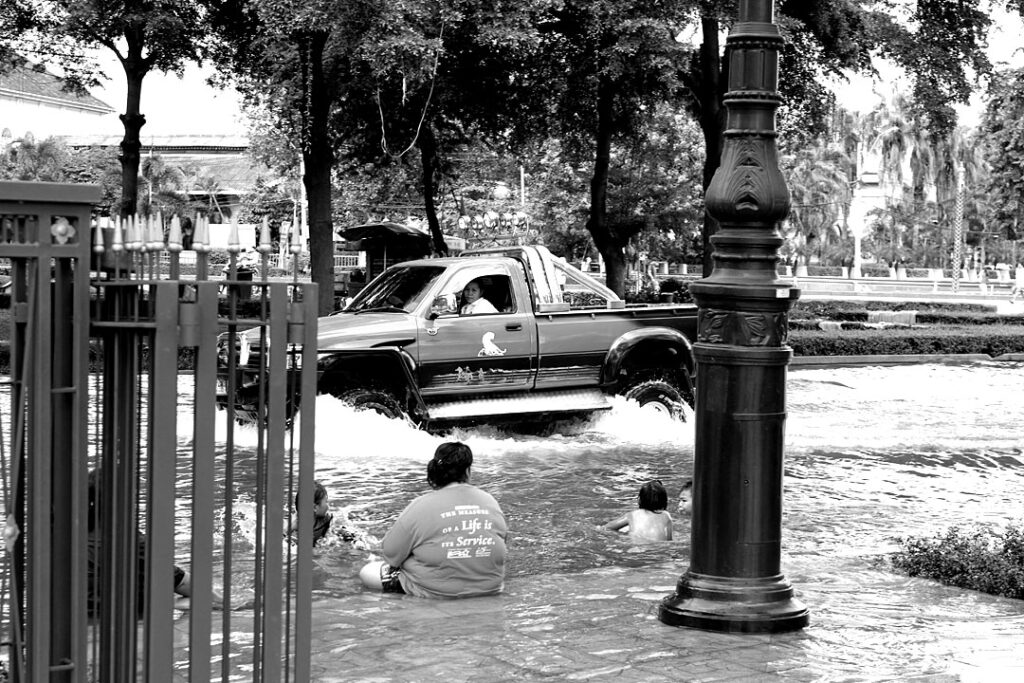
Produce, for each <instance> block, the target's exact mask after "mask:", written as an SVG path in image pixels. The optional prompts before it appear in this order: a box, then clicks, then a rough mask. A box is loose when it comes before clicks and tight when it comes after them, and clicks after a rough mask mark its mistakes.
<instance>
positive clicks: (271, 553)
mask: <svg viewBox="0 0 1024 683" xmlns="http://www.w3.org/2000/svg"><path fill="white" fill-rule="evenodd" d="M269 335H270V361H269V365H270V372H269V377H268V382H267V385H268V386H267V391H268V394H269V400H268V405H267V417H268V419H267V444H266V446H267V447H266V464H267V466H266V468H265V470H266V488H265V490H266V533H265V538H266V553H265V558H266V561H265V572H264V598H265V602H264V613H263V634H264V637H263V648H264V650H263V653H262V655H263V656H262V660H261V664H262V669H263V677H264V678H265V679H266V680H268V681H280V680H282V674H281V653H282V652H281V651H282V639H283V637H284V633H283V630H282V617H283V610H284V604H283V599H282V598H283V595H284V588H285V587H284V582H283V571H282V569H283V568H282V566H281V565H282V562H281V558H282V556H283V551H284V547H283V538H284V520H283V510H284V506H285V501H284V491H285V490H286V488H287V481H286V479H285V469H286V468H285V464H286V461H285V457H284V440H285V420H286V414H285V407H286V406H285V404H286V398H287V389H288V386H287V382H286V380H287V374H286V368H287V361H288V292H287V288H286V287H285V286H283V285H282V284H281V283H275V284H272V285H270V331H269ZM300 492H301V489H300ZM305 494H306V495H305V501H306V502H308V501H309V500H310V499H311V495H312V490H309V491H306V492H305ZM300 497H301V493H300ZM305 541H306V539H305V538H302V539H300V545H301V544H302V543H304V542H305Z"/></svg>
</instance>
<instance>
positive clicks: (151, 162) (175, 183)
mask: <svg viewBox="0 0 1024 683" xmlns="http://www.w3.org/2000/svg"><path fill="white" fill-rule="evenodd" d="M184 183H185V174H184V173H182V171H181V169H180V168H178V167H177V166H172V165H170V164H168V163H167V162H166V161H164V158H163V157H162V156H160V155H159V154H156V155H151V156H148V157H145V158H144V159H143V160H142V163H141V164H140V165H139V185H140V186H141V187H143V188H145V190H144V191H143V192H140V193H139V207H138V211H139V213H140V214H142V215H147V214H153V213H157V212H163V213H165V214H167V215H168V216H169V215H171V214H175V213H178V214H184V213H185V206H186V204H187V199H186V197H185V195H184V194H182V193H181V189H182V187H183V185H184Z"/></svg>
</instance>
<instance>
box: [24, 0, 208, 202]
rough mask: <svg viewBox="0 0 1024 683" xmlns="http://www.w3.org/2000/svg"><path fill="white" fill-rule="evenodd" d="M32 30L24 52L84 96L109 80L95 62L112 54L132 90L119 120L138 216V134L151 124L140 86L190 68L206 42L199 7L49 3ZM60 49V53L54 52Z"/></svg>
mask: <svg viewBox="0 0 1024 683" xmlns="http://www.w3.org/2000/svg"><path fill="white" fill-rule="evenodd" d="M34 7H35V10H36V13H35V15H34V16H33V17H32V22H31V29H30V30H24V29H25V26H24V22H23V23H22V28H23V30H22V32H21V33H20V35H19V36H18V37H17V41H18V43H19V45H20V46H21V47H22V48H26V49H29V50H31V51H32V53H33V54H35V55H38V56H39V57H40V58H41V59H42V60H43V61H45V62H50V63H54V64H56V65H58V66H59V67H60V68H61V69H62V70H63V71H64V72H65V74H66V80H67V83H68V86H69V87H70V88H74V89H78V90H80V91H84V89H85V88H86V87H89V86H94V85H98V84H99V80H100V79H101V78H103V77H104V74H102V73H101V72H100V71H99V69H98V67H97V66H96V64H95V61H94V60H92V59H91V58H90V57H89V55H90V53H91V51H92V50H94V49H96V48H100V49H107V50H110V51H111V52H113V53H114V55H115V56H116V57H117V60H118V62H120V64H121V67H122V69H123V70H124V75H125V80H126V82H127V86H128V96H127V100H126V102H125V111H124V113H123V114H121V117H120V118H121V122H122V123H123V125H124V139H123V140H122V141H121V206H120V211H119V213H120V214H121V215H122V216H127V215H129V214H131V213H134V212H135V208H136V204H137V200H138V178H139V162H140V157H139V150H140V149H141V146H142V145H141V143H140V142H139V131H140V130H141V128H142V126H143V125H144V124H145V122H146V117H145V116H144V115H143V114H142V112H141V109H140V103H141V97H142V84H143V80H144V79H145V77H146V74H148V73H150V72H151V71H153V70H157V71H163V72H174V73H179V74H180V73H181V70H182V68H183V65H184V64H185V62H187V61H190V60H196V59H197V48H196V46H197V44H198V42H199V40H200V39H201V38H202V35H203V34H202V28H201V27H202V22H201V21H197V14H198V12H199V7H198V6H197V5H196V4H195V3H193V2H189V1H188V0H180V1H175V2H171V1H169V0H123V1H122V2H106V1H105V0H51V1H50V2H47V3H45V4H44V3H36V4H35V5H34ZM54 45H59V46H60V50H59V51H55V50H54V49H53V46H54Z"/></svg>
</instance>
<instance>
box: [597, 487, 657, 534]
mask: <svg viewBox="0 0 1024 683" xmlns="http://www.w3.org/2000/svg"><path fill="white" fill-rule="evenodd" d="M667 507H668V493H667V492H666V491H665V487H664V486H663V485H662V483H661V482H660V481H657V480H655V481H649V482H647V483H646V484H644V485H643V486H641V487H640V495H639V509H637V510H631V511H629V512H627V513H626V514H624V515H622V516H621V517H618V518H616V519H613V520H612V521H610V522H608V523H607V524H605V525H604V528H605V529H609V530H611V531H620V530H622V529H624V528H626V527H629V528H628V529H627V531H628V533H629V535H630V537H631V538H634V539H637V540H645V541H671V540H672V516H671V515H670V514H669V513H668V511H667V510H666V509H665V508H667Z"/></svg>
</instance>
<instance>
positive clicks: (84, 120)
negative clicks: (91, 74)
mask: <svg viewBox="0 0 1024 683" xmlns="http://www.w3.org/2000/svg"><path fill="white" fill-rule="evenodd" d="M120 125H121V122H120V121H119V120H118V118H117V114H116V112H115V111H114V109H113V108H112V107H111V106H110V105H108V104H107V103H106V102H103V101H101V100H99V99H97V98H96V97H93V96H92V95H77V94H73V93H69V92H65V91H64V90H63V89H62V81H61V79H60V78H58V77H57V76H55V75H53V74H52V73H49V72H48V71H45V70H37V69H36V68H33V67H32V66H31V65H25V66H19V67H15V68H13V69H12V70H11V71H8V72H6V73H0V133H2V135H3V142H4V143H6V144H10V142H12V141H14V140H18V139H20V138H23V137H26V136H27V135H28V134H31V135H32V136H33V137H34V138H35V139H36V140H41V139H43V138H47V137H50V136H55V135H75V134H77V135H81V134H98V133H101V132H103V131H110V130H112V129H113V130H117V128H116V127H118V126H120Z"/></svg>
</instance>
